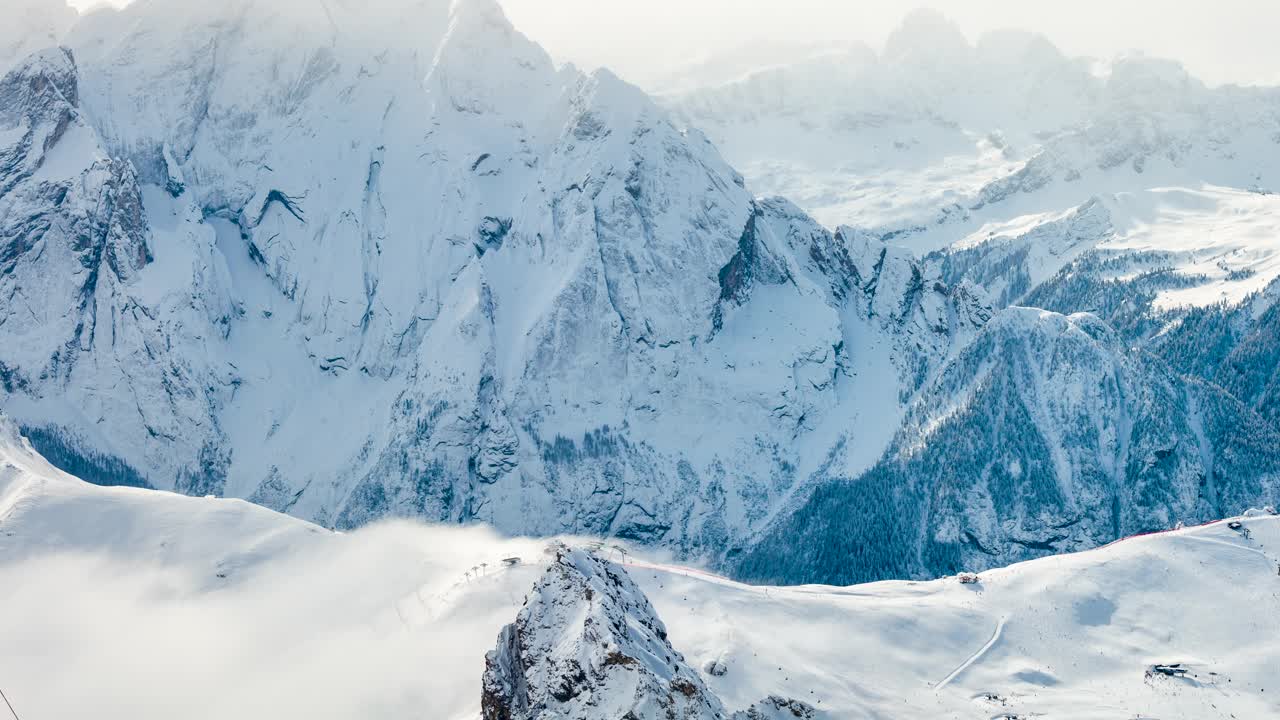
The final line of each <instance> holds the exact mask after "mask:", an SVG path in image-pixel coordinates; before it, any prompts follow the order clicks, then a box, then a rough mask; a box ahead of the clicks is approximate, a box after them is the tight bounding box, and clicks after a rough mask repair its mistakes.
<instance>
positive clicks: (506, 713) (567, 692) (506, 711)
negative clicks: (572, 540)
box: [481, 546, 727, 720]
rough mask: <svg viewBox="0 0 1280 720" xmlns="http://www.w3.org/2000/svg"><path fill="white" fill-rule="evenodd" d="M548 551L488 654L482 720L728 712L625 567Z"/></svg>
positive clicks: (706, 717)
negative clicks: (545, 564) (549, 558)
mask: <svg viewBox="0 0 1280 720" xmlns="http://www.w3.org/2000/svg"><path fill="white" fill-rule="evenodd" d="M555 553H556V556H555V560H554V561H553V562H552V564H551V566H550V567H549V568H547V570H546V572H545V573H544V574H543V576H542V578H541V579H540V580H539V581H538V582H537V584H535V585H534V587H533V589H532V590H531V591H530V592H529V595H528V596H527V597H526V598H525V603H524V607H523V608H522V609H521V610H520V615H519V617H518V618H517V619H516V621H515V623H513V624H511V625H508V626H506V627H505V628H503V629H502V632H501V633H500V634H499V635H498V646H497V648H496V649H494V650H492V651H491V652H489V654H488V655H487V656H486V657H485V673H484V695H483V700H482V703H481V709H482V711H483V714H484V717H485V720H550V718H565V720H595V718H615V717H616V718H622V717H638V718H650V717H652V718H658V717H664V718H673V719H676V720H720V719H723V718H725V717H727V713H726V712H725V710H724V707H723V705H721V703H720V700H719V698H717V697H716V696H715V695H714V694H713V693H712V692H711V691H710V690H708V689H707V687H706V685H705V683H704V682H703V680H702V677H701V676H700V675H699V674H698V672H697V671H696V670H694V669H692V668H690V667H689V666H688V664H687V663H685V660H684V657H683V656H682V655H681V654H680V653H679V652H677V651H676V650H675V649H674V648H673V647H671V641H670V640H669V639H668V638H667V629H666V626H664V625H663V624H662V620H660V619H659V618H658V616H657V613H656V612H655V611H654V609H653V606H652V605H650V604H649V599H648V598H647V597H645V594H644V592H643V591H641V590H640V588H639V587H637V586H636V584H635V583H634V582H632V580H631V578H630V576H629V575H628V574H627V572H626V570H623V569H622V568H621V567H618V566H617V565H614V564H613V563H611V562H608V561H606V560H601V559H599V558H596V557H594V556H592V555H590V554H588V553H587V552H585V551H583V550H576V549H571V548H568V547H566V546H559V547H557V548H556V549H555Z"/></svg>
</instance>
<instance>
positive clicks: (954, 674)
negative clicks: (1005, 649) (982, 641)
mask: <svg viewBox="0 0 1280 720" xmlns="http://www.w3.org/2000/svg"><path fill="white" fill-rule="evenodd" d="M1004 622H1005V620H1004V618H1000V621H999V622H997V623H996V629H995V632H993V633H991V639H990V640H988V641H987V644H986V645H983V646H982V648H981V649H980V650H978V652H976V653H974V654H972V655H970V656H969V659H968V660H965V661H964V662H962V663H960V666H959V667H957V668H956V669H955V670H952V671H951V674H950V675H948V676H946V677H945V678H943V679H942V681H941V682H939V683H938V684H937V685H934V686H933V689H934V690H941V689H942V688H944V687H946V686H947V685H949V684H950V683H951V681H952V680H955V679H956V678H958V677H960V674H961V673H963V672H964V671H965V670H968V669H969V667H970V666H972V665H973V664H974V663H976V662H978V661H979V660H981V659H982V656H983V655H986V654H987V653H988V652H989V651H990V650H991V648H993V647H995V644H996V643H997V642H999V641H1000V635H1001V633H1003V632H1004Z"/></svg>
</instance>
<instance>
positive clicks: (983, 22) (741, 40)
mask: <svg viewBox="0 0 1280 720" xmlns="http://www.w3.org/2000/svg"><path fill="white" fill-rule="evenodd" d="M97 1H98V0H72V4H73V5H75V4H79V5H90V4H95V3H96V2H97ZM114 1H115V2H117V4H119V3H120V2H122V0H114ZM209 1H210V2H218V0H209ZM500 1H501V2H502V4H503V5H504V6H505V7H506V10H507V13H508V15H509V16H510V17H511V19H512V21H514V22H515V24H516V26H517V27H518V28H520V29H521V30H523V31H524V32H525V33H526V34H528V35H530V36H531V37H533V38H534V39H535V40H537V41H539V42H541V43H542V44H543V45H544V46H545V47H546V48H547V49H548V50H550V51H551V53H552V54H553V55H555V56H556V57H557V58H558V59H561V60H572V61H574V62H576V63H578V64H579V65H582V66H583V67H585V68H592V67H595V66H598V65H607V66H609V67H611V68H613V69H614V70H615V71H617V72H618V73H619V74H621V75H623V76H625V77H627V78H628V79H630V80H633V81H634V82H637V83H640V84H642V85H646V86H649V88H650V89H661V88H659V87H656V85H657V84H659V83H660V81H661V78H664V77H666V76H667V75H668V74H669V73H670V71H672V70H674V69H676V68H678V67H680V66H682V65H685V64H687V63H689V62H690V61H694V60H697V59H699V58H702V57H706V56H708V55H711V54H714V53H717V52H725V51H738V52H741V51H743V50H744V49H749V48H764V47H768V48H773V49H774V50H773V52H765V51H763V50H762V51H760V53H759V55H760V56H761V57H762V58H764V59H765V60H766V61H768V60H770V59H773V58H775V57H776V56H777V55H778V53H777V50H776V49H777V48H778V47H780V46H782V47H787V46H805V45H816V46H823V47H830V46H832V45H837V44H848V43H851V42H859V41H860V42H865V43H867V44H870V45H871V46H873V47H876V48H879V47H880V46H881V45H882V44H883V42H884V39H885V38H886V37H887V36H888V34H889V33H890V32H891V31H892V30H893V28H894V27H895V26H896V25H897V24H898V22H899V21H900V20H901V19H902V17H903V16H904V15H905V14H906V13H907V12H909V11H910V10H911V9H913V8H915V7H919V6H922V5H923V6H928V7H932V8H934V9H936V10H939V11H941V12H943V13H944V14H946V15H947V16H949V17H951V18H952V19H953V20H955V21H956V22H957V23H958V24H959V25H960V27H961V28H962V29H963V30H964V31H965V32H966V33H967V34H968V35H969V36H970V38H971V39H973V38H976V37H977V36H978V35H979V34H981V33H983V32H985V31H987V30H993V29H1004V28H1018V29H1024V30H1037V31H1040V32H1043V33H1045V34H1046V35H1048V36H1049V38H1050V39H1051V40H1053V41H1054V42H1055V43H1056V44H1057V45H1058V46H1059V47H1061V48H1063V50H1065V51H1066V52H1067V53H1068V54H1071V55H1089V56H1094V57H1099V58H1111V57H1113V56H1115V55H1117V54H1119V53H1122V52H1127V51H1130V50H1141V51H1144V52H1146V53H1148V54H1151V55H1158V56H1162V57H1170V58H1174V59H1177V60H1181V61H1182V62H1183V63H1185V64H1186V65H1187V66H1188V67H1189V68H1190V69H1191V70H1192V72H1193V73H1195V74H1196V75H1198V76H1200V77H1201V78H1203V79H1204V80H1206V81H1208V82H1211V83H1222V82H1239V83H1259V82H1261V83H1270V84H1280V40H1278V39H1277V35H1280V0H500ZM3 2H4V0H0V4H3ZM370 2H371V3H376V2H377V0H370Z"/></svg>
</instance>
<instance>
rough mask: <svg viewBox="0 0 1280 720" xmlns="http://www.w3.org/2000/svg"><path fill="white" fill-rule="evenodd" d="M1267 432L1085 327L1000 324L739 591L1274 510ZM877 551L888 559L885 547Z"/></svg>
mask: <svg viewBox="0 0 1280 720" xmlns="http://www.w3.org/2000/svg"><path fill="white" fill-rule="evenodd" d="M1278 446H1280V432H1277V430H1276V428H1275V426H1274V425H1272V424H1271V423H1269V422H1268V421H1267V420H1266V419H1265V418H1264V417H1262V416H1260V415H1258V414H1256V413H1254V412H1252V411H1251V410H1249V409H1248V408H1246V407H1245V406H1243V405H1242V404H1241V403H1240V402H1239V401H1237V400H1236V399H1234V398H1233V397H1231V395H1229V394H1228V393H1227V392H1225V391H1224V390H1222V389H1221V388H1219V387H1217V386H1214V385H1208V384H1204V383H1201V382H1197V381H1194V380H1188V379H1184V378H1182V377H1180V376H1179V375H1177V374H1176V373H1174V372H1173V371H1171V370H1170V369H1169V368H1168V367H1167V365H1165V364H1164V363H1163V362H1161V361H1160V360H1159V359H1157V358H1156V357H1154V356H1151V355H1149V354H1148V353H1145V352H1143V351H1140V350H1135V349H1131V348H1129V347H1128V346H1127V345H1126V344H1125V343H1124V341H1123V339H1122V338H1120V337H1119V336H1118V334H1117V333H1116V332H1115V331H1113V330H1112V329H1111V328H1110V327H1108V326H1107V325H1106V324H1105V323H1103V322H1102V321H1100V320H1098V319H1097V318H1096V317H1094V316H1092V315H1074V316H1070V317H1066V316H1062V315H1057V314H1054V313H1049V312H1047V311H1043V310H1037V309H1031V308H1011V309H1009V310H1006V311H1004V312H1002V313H1001V314H999V315H997V316H996V318H995V319H994V320H992V321H991V322H990V323H989V324H988V325H987V326H986V328H985V329H984V331H983V333H982V334H981V335H980V336H979V337H978V338H977V339H976V340H975V341H974V342H973V343H972V344H971V345H970V346H968V347H967V348H965V349H964V350H963V351H962V352H961V354H960V355H959V357H957V358H956V359H955V361H954V362H952V363H950V364H949V365H948V366H947V367H946V368H945V369H944V371H943V372H942V373H941V374H940V375H939V376H938V377H937V378H936V379H935V380H933V381H932V382H931V383H930V384H929V385H928V386H927V388H926V389H925V391H924V392H922V393H921V394H920V395H919V397H918V398H917V399H916V400H915V401H914V402H913V403H912V404H911V406H910V408H909V410H908V411H907V415H906V420H905V422H904V423H903V425H902V427H901V428H900V429H899V431H898V435H897V437H896V438H895V439H894V442H893V446H892V448H891V449H890V450H889V452H888V453H886V455H885V457H884V459H883V460H881V462H880V463H879V464H877V466H876V467H875V468H873V469H872V470H871V471H870V472H868V473H867V474H866V475H864V476H861V477H859V478H857V479H849V478H845V479H840V478H833V479H832V480H831V481H829V482H825V483H822V484H819V485H817V486H816V487H815V488H814V489H813V491H812V492H811V493H810V494H809V495H808V497H807V498H806V499H805V500H804V501H803V503H801V504H799V506H798V507H796V508H795V509H794V510H792V511H790V512H789V513H788V514H787V516H786V520H785V521H782V522H779V523H777V524H776V525H775V527H773V528H772V529H771V530H770V532H769V533H768V534H767V535H766V536H765V537H764V538H762V539H761V540H760V541H759V542H758V543H756V544H755V545H754V546H753V547H752V548H751V550H750V552H748V553H747V554H746V555H745V556H744V557H743V558H742V560H741V561H740V563H739V569H738V571H739V574H740V575H742V576H744V577H749V578H755V579H761V580H769V581H781V582H795V581H812V580H821V581H824V582H832V583H837V584H841V583H848V582H864V581H869V580H877V579H881V578H889V577H934V576H938V575H945V574H950V573H955V572H959V571H961V570H974V569H986V568H991V567H999V566H1002V565H1008V564H1011V563H1013V562H1018V561H1021V560H1025V559H1028V558H1032V557H1040V556H1043V555H1047V554H1053V553H1061V552H1071V551H1078V550H1082V549H1087V548H1091V547H1096V546H1098V545H1103V544H1106V543H1107V542H1110V541H1111V540H1112V539H1115V538H1119V537H1127V536H1131V535H1135V534H1139V533H1145V532H1153V531H1157V530H1162V529H1167V528H1170V527H1173V526H1174V524H1176V523H1177V522H1186V523H1202V522H1207V521H1210V520H1213V519H1215V518H1219V517H1223V516H1225V515H1231V514H1234V513H1236V512H1238V510H1237V508H1245V507H1248V506H1249V505H1250V504H1251V503H1254V502H1263V501H1265V502H1269V503H1275V502H1276V501H1277V500H1280V458H1278V457H1277V456H1276V452H1275V448H1276V447H1278ZM885 537H890V538H893V539H894V542H885V541H884V540H882V538H885Z"/></svg>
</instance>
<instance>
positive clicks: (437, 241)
mask: <svg viewBox="0 0 1280 720" xmlns="http://www.w3.org/2000/svg"><path fill="white" fill-rule="evenodd" d="M65 44H66V46H67V48H66V49H55V50H49V51H45V52H43V53H41V54H39V55H37V56H35V57H33V58H32V59H31V60H29V61H27V62H25V63H24V64H21V65H20V66H19V67H18V68H17V69H15V70H14V71H13V72H12V73H11V74H10V75H9V76H8V79H7V80H6V81H5V84H4V86H3V87H4V93H5V94H4V97H3V100H4V102H3V106H4V108H5V117H4V124H3V127H4V128H5V129H4V130H3V134H0V139H3V141H4V143H5V150H4V151H3V152H4V153H5V155H4V157H6V158H9V160H7V161H6V163H5V165H4V173H5V174H4V183H5V185H4V188H5V191H4V194H3V198H2V199H0V202H3V204H4V212H3V213H0V221H2V222H3V228H4V230H3V232H4V235H3V237H4V238H5V245H4V248H5V250H4V258H5V263H6V268H5V274H4V276H3V279H0V283H2V285H0V286H2V287H3V288H4V295H5V297H6V298H8V302H7V303H6V305H5V306H4V311H5V318H6V319H5V321H4V323H2V324H0V333H3V334H4V342H3V343H0V363H2V364H0V370H2V371H3V378H4V383H3V390H4V396H3V408H4V410H5V412H7V413H9V414H10V415H11V416H12V417H14V418H15V419H16V420H18V421H19V422H20V423H21V425H22V426H23V428H24V429H25V431H26V432H27V433H28V434H29V435H30V436H31V437H32V438H33V440H34V441H35V442H36V443H37V445H38V447H40V448H41V449H42V450H43V451H44V452H46V453H48V454H49V456H50V457H52V458H54V459H56V460H57V461H58V462H59V463H60V464H61V465H62V466H64V467H69V468H72V469H75V470H76V471H77V472H80V473H82V474H83V475H84V476H85V477H88V478H90V479H93V480H95V481H99V482H105V483H111V484H120V483H124V484H133V485H150V486H154V487H159V488H163V489H177V490H179V491H182V492H185V493H188V494H194V495H207V494H214V495H228V496H235V497H243V498H248V499H250V500H252V501H254V502H257V503H260V504H263V505H265V506H267V507H271V508H274V509H277V510H282V511H287V512H289V513H292V514H294V515H297V516H300V517H303V518H306V519H311V520H315V521H316V522H318V523H321V524H323V525H327V526H331V527H343V528H349V527H354V526H357V525H360V524H363V523H365V522H367V521H370V520H374V519H377V518H380V517H385V516H417V517H425V518H429V519H433V520H446V521H484V522H489V523H492V524H494V525H496V526H497V527H499V528H502V529H504V530H507V531H512V532H531V533H537V534H551V533H556V532H563V531H570V532H583V533H592V534H599V535H614V536H620V537H627V538H634V539H638V540H643V541H646V542H653V543H659V544H663V545H667V546H670V547H673V548H676V549H678V550H679V551H681V552H685V553H692V554H700V553H711V554H716V553H719V552H721V551H723V550H724V549H725V548H727V547H728V546H729V545H730V544H731V543H733V542H736V541H737V540H739V539H740V538H743V537H745V536H747V535H748V534H750V533H752V532H755V531H756V530H758V529H759V528H761V527H762V526H763V524H764V522H766V521H767V520H768V518H769V517H770V513H771V512H772V511H773V509H775V508H777V507H778V506H779V505H780V504H781V503H782V502H783V500H784V498H786V497H788V496H789V494H790V492H791V491H792V490H793V489H795V488H796V487H799V486H800V485H801V484H802V481H803V480H804V479H805V478H807V477H808V476H810V475H811V474H813V473H814V472H815V471H817V470H818V469H819V468H827V471H828V472H829V471H830V470H831V468H837V469H838V470H839V471H840V472H844V473H854V472H858V471H860V470H862V469H865V468H866V467H869V466H870V465H871V464H873V463H874V462H875V460H876V458H877V457H879V455H880V453H881V452H882V451H883V449H884V447H885V446H887V444H888V442H889V440H890V438H891V437H892V434H893V428H894V426H895V424H896V418H897V417H898V415H899V413H900V412H901V407H902V401H903V400H904V399H906V398H909V397H911V395H912V394H913V393H914V392H915V391H916V389H918V387H919V386H920V385H921V384H922V383H923V381H924V379H925V378H926V377H928V376H929V375H930V373H932V372H933V371H934V370H935V369H936V368H937V367H939V366H940V365H941V364H942V363H943V362H944V361H945V359H946V358H947V357H949V356H950V355H952V354H954V352H955V351H956V350H958V348H959V347H961V346H962V345H963V344H964V343H965V342H967V339H968V338H970V337H972V336H973V335H974V334H975V333H976V331H977V330H978V328H979V327H980V326H981V325H982V323H983V322H985V320H986V319H987V317H989V311H988V310H987V308H986V306H985V303H984V301H982V300H981V299H980V298H979V297H978V295H976V294H975V293H974V292H973V291H972V289H970V288H968V287H965V286H958V287H951V286H947V285H945V284H942V283H941V282H939V278H938V277H937V271H928V270H926V269H925V268H924V267H923V266H922V265H921V264H920V263H919V262H917V261H916V260H914V259H913V258H911V257H910V255H909V253H906V252H905V251H901V250H895V249H892V248H890V247H889V246H887V245H885V244H884V243H882V242H881V241H880V240H879V239H876V238H873V237H869V236H865V235H862V234H859V233H856V232H854V231H842V232H839V233H834V234H833V233H831V232H828V231H827V230H825V229H823V228H822V227H820V226H818V225H817V224H816V223H814V222H813V221H812V220H811V219H809V218H808V217H807V216H806V215H805V214H804V213H803V212H802V211H800V210H799V209H798V208H796V207H795V206H794V205H791V204H789V203H787V202H785V201H782V200H757V199H755V198H754V197H753V196H752V195H751V193H750V192H749V191H748V190H747V189H746V188H745V187H744V183H743V181H742V178H741V177H740V176H739V175H738V174H737V173H736V172H735V171H734V170H732V169H731V168H730V167H729V166H728V165H726V164H725V163H724V162H723V161H722V160H721V159H720V157H719V156H718V154H717V153H716V151H715V149H714V148H713V147H712V146H711V145H710V144H709V143H708V142H707V141H706V139H705V138H704V137H703V136H702V135H700V134H699V133H697V132H696V131H680V130H678V129H677V128H676V127H675V126H674V125H673V124H672V123H671V121H670V120H669V117H668V115H667V113H666V112H665V111H663V110H662V109H660V108H658V107H657V106H656V105H654V104H653V102H652V101H650V99H649V98H647V97H646V96H645V95H643V94H642V93H641V92H640V91H638V90H636V89H635V88H633V87H631V86H628V85H626V84H625V83H623V82H621V81H619V80H618V79H617V78H615V77H613V76H612V75H610V74H609V73H608V72H604V71H601V72H597V73H594V74H592V75H589V76H588V75H583V74H582V73H580V72H578V71H576V70H575V69H573V68H572V67H565V68H556V67H554V66H553V65H552V63H551V61H550V59H549V58H548V56H547V55H546V54H545V53H544V52H543V51H542V50H541V49H540V48H539V47H537V46H536V45H534V44H532V43H531V42H529V41H528V40H527V39H526V38H524V37H523V36H522V35H520V34H519V33H518V32H517V31H516V30H515V29H513V28H512V27H511V25H510V24H509V23H508V22H507V21H506V19H505V18H504V17H503V16H502V13H501V11H500V10H499V9H498V7H497V5H496V4H494V3H493V2H491V1H489V0H458V1H457V2H446V1H445V0H404V1H403V2H400V3H397V4H395V5H392V6H385V7H384V6H380V7H379V9H378V11H377V12H370V11H369V10H368V8H366V7H365V6H363V5H359V6H357V5H355V4H347V3H332V2H329V3H321V2H319V0H292V1H291V2H286V3H281V2H268V1H267V0H236V1H235V2H227V3H213V4H210V3H191V2H182V1H180V0H140V1H139V2H135V3H133V4H131V5H130V6H129V7H128V8H126V9H124V10H121V11H98V12H96V13H92V14H89V15H86V16H84V17H83V18H82V19H81V20H80V21H79V22H78V23H77V24H76V25H75V26H74V27H73V28H72V29H71V30H70V32H69V33H68V34H67V36H66V38H65Z"/></svg>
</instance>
